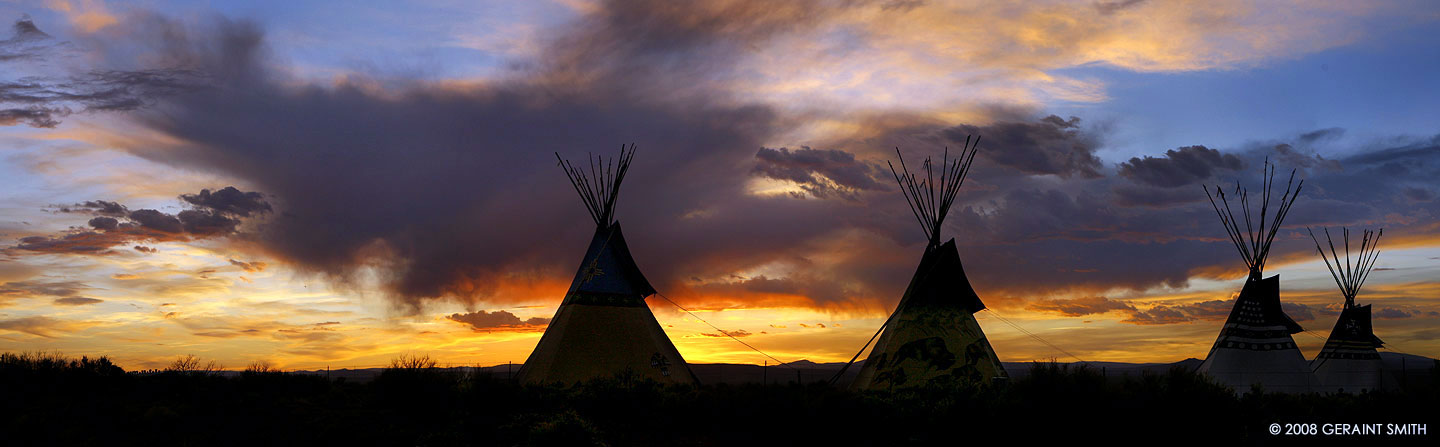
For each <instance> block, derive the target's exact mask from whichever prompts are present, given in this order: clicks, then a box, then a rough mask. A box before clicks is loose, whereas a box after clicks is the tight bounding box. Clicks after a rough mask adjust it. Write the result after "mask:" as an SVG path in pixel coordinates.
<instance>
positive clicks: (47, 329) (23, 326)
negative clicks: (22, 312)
mask: <svg viewBox="0 0 1440 447" xmlns="http://www.w3.org/2000/svg"><path fill="white" fill-rule="evenodd" d="M89 326H91V325H90V324H87V323H79V322H74V321H68V320H60V319H55V318H50V317H46V316H33V317H23V318H14V319H9V320H0V330H6V331H14V332H20V333H25V334H30V335H35V336H39V337H44V338H55V336H57V335H61V334H66V333H71V332H76V331H80V330H84V329H85V328H87V327H89Z"/></svg>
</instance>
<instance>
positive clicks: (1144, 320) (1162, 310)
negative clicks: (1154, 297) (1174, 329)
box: [1120, 305, 1194, 325]
mask: <svg viewBox="0 0 1440 447" xmlns="http://www.w3.org/2000/svg"><path fill="white" fill-rule="evenodd" d="M1193 320H1194V318H1193V317H1190V316H1188V315H1185V313H1183V312H1181V311H1179V310H1177V309H1175V308H1172V307H1169V306H1164V305H1161V306H1155V307H1152V308H1150V309H1148V310H1143V311H1141V310H1136V311H1135V312H1132V313H1131V314H1130V317H1129V318H1126V319H1124V320H1121V321H1120V322H1122V323H1130V324H1138V325H1159V324H1175V323H1185V322H1189V321H1193Z"/></svg>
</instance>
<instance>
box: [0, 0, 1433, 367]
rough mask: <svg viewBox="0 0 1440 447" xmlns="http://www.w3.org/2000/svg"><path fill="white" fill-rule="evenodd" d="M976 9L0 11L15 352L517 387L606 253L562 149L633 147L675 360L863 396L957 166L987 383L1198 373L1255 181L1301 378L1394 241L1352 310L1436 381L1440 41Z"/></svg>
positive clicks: (1216, 324) (188, 5) (70, 7)
mask: <svg viewBox="0 0 1440 447" xmlns="http://www.w3.org/2000/svg"><path fill="white" fill-rule="evenodd" d="M991 3H993V2H941V1H920V0H890V1H825V0H814V1H795V2H784V3H778V4H776V3H772V2H761V1H747V0H728V1H706V2H683V3H675V2H668V1H645V0H636V1H590V0H554V1H535V2H502V1H481V2H459V1H453V2H452V1H419V2H406V4H404V5H398V4H391V3H388V2H365V1H362V2H344V3H343V5H342V4H338V3H332V2H305V1H285V2H271V1H243V2H242V1H208V2H179V1H176V2H170V1H160V0H144V1H136V2H106V1H101V0H42V1H28V0H27V1H4V2H0V18H3V19H4V21H5V22H6V23H7V24H10V25H11V27H10V28H9V30H8V33H6V32H4V31H0V34H3V35H0V350H3V351H34V350H45V351H60V352H64V353H67V354H71V355H106V356H110V357H111V358H112V359H114V360H116V361H117V362H118V363H119V364H121V365H122V366H124V367H126V368H128V369H140V368H156V367H163V366H165V365H166V364H168V363H169V362H171V361H173V360H174V359H175V358H176V357H177V356H180V355H195V356H198V357H201V358H204V359H211V360H215V361H217V362H218V363H220V364H222V365H225V366H227V367H230V368H243V367H244V366H245V365H248V364H250V363H253V362H268V363H271V364H272V365H275V366H278V367H282V368H296V369H299V368H304V369H312V368H324V367H327V366H329V367H333V368H341V367H374V366H382V365H384V364H386V363H388V362H389V360H390V359H392V358H395V357H397V356H399V355H416V354H423V355H430V356H431V357H432V358H435V359H437V360H439V361H440V362H441V363H445V364H451V365H476V364H478V365H496V364H504V363H507V362H515V363H520V362H523V361H524V360H525V358H526V356H527V355H528V354H529V352H530V350H531V349H533V348H534V346H535V344H536V342H538V340H539V337H540V335H541V333H542V332H543V331H544V329H545V327H546V324H547V323H548V321H549V318H550V317H551V316H552V315H553V314H554V312H555V307H556V306H557V305H558V304H559V302H560V301H561V299H562V297H563V295H564V293H565V290H566V289H567V288H568V286H569V281H570V280H571V278H573V275H574V271H575V268H576V266H577V262H578V261H579V259H580V258H581V256H582V255H583V254H584V251H585V244H586V243H587V241H588V240H589V237H590V236H591V234H592V232H593V223H592V222H591V221H590V220H589V218H588V214H587V213H586V211H585V208H584V206H583V205H582V204H581V202H580V200H579V199H578V198H577V197H576V196H575V192H574V191H573V189H571V186H570V185H569V184H568V183H567V180H566V179H565V175H564V173H563V172H562V171H561V170H560V169H557V168H556V166H555V157H556V154H558V155H559V156H561V157H563V158H566V159H571V160H581V161H583V160H584V159H585V158H586V157H587V156H589V154H592V153H593V154H602V155H610V154H613V153H614V152H615V151H617V150H618V148H619V146H620V145H622V144H630V143H634V144H636V145H637V147H638V152H637V155H636V157H635V162H634V165H633V166H632V168H631V170H630V172H629V174H628V176H627V178H626V182H625V184H624V187H623V189H622V192H621V194H620V199H619V204H618V211H617V214H618V219H619V221H620V222H622V223H623V224H624V226H625V227H626V233H628V235H627V240H628V241H629V243H630V248H631V250H632V252H633V254H634V256H635V257H636V260H637V262H638V264H639V265H640V267H641V268H642V269H643V270H644V271H645V273H646V275H647V277H648V278H649V280H650V281H651V282H652V283H653V284H654V285H655V286H656V288H657V289H659V290H660V291H661V293H663V294H664V295H665V297H666V298H669V299H670V300H673V301H674V302H675V303H678V304H679V305H682V306H685V307H686V308H688V309H690V310H692V311H694V314H693V315H692V314H687V313H684V312H681V311H679V310H678V309H677V308H676V306H673V305H671V304H670V303H669V302H667V301H666V300H665V299H659V298H657V297H652V298H650V299H649V301H648V302H649V305H650V307H651V309H652V311H653V312H654V313H655V316H656V318H657V319H658V321H659V322H660V323H661V325H662V326H663V327H664V329H665V331H666V333H667V334H668V335H669V336H670V338H671V339H672V340H673V341H674V342H675V344H676V346H677V348H678V349H679V351H680V352H681V354H682V355H683V356H684V357H685V359H686V360H687V361H690V362H698V363H715V362H730V363H755V364H759V363H762V362H764V361H767V359H766V358H765V357H764V356H762V355H760V354H758V353H756V352H754V351H751V350H749V349H748V348H746V347H745V346H743V345H741V344H739V343H736V342H735V341H734V340H731V339H730V338H729V337H726V336H725V334H723V333H721V332H720V331H722V330H723V331H726V332H728V333H729V334H730V335H733V336H736V337H741V338H742V339H743V340H745V341H746V342H747V343H749V344H751V345H753V346H755V347H757V348H759V349H761V350H764V351H765V352H767V353H769V354H770V355H773V356H775V357H776V358H779V359H782V360H785V361H792V360H799V359H808V360H811V361H816V362H834V361H845V360H848V359H849V358H850V357H851V356H853V355H855V352H856V351H857V350H859V349H860V348H861V346H862V345H864V343H865V340H868V339H869V338H870V336H871V335H872V334H873V333H874V331H875V330H876V329H877V328H878V327H879V326H880V324H881V323H882V322H883V321H884V320H885V318H886V317H887V316H888V314H889V312H890V311H891V310H893V308H894V306H895V305H896V303H897V302H898V301H899V299H900V295H901V294H902V293H903V291H904V287H905V284H906V283H907V282H908V280H909V278H910V275H911V274H912V273H913V269H914V267H915V264H916V263H918V262H919V259H920V257H921V255H922V254H923V251H924V247H925V242H926V236H925V234H924V232H923V231H922V230H921V229H919V228H917V227H916V226H915V222H914V219H913V217H912V216H911V214H910V210H909V208H908V207H907V206H906V205H905V202H904V199H903V198H902V197H901V196H900V194H899V189H898V188H897V187H896V186H895V184H894V178H893V177H892V174H891V172H890V168H889V167H888V166H887V164H886V163H887V162H890V161H895V160H896V150H897V149H898V150H899V151H900V152H901V153H903V154H904V156H905V157H906V158H907V159H908V160H909V161H910V162H912V163H913V162H917V161H918V160H921V159H923V158H925V157H927V156H933V157H937V158H938V157H940V156H941V155H942V154H943V153H944V151H945V148H946V147H951V148H956V147H959V146H960V145H961V144H962V142H963V141H964V140H965V138H966V137H967V136H976V135H978V136H980V137H981V138H982V140H981V143H980V144H979V155H978V156H977V158H976V161H975V163H974V167H973V170H972V171H971V173H970V176H969V178H968V179H967V181H966V184H965V185H964V187H963V188H962V189H961V191H960V193H959V196H958V199H957V204H956V206H955V208H954V209H953V211H952V212H951V213H950V215H949V216H948V218H947V219H946V221H945V226H944V229H943V231H942V237H944V238H951V237H953V238H955V239H956V242H957V244H958V247H959V250H960V255H961V259H962V260H963V262H964V263H965V269H966V272H967V274H968V276H969V278H970V280H971V282H972V283H973V285H974V287H975V289H976V290H977V292H978V293H979V295H980V297H981V298H982V300H983V301H984V302H985V304H986V305H987V306H988V308H989V310H986V311H982V312H980V313H977V314H976V318H977V319H978V320H979V321H980V324H981V326H982V327H983V328H984V330H985V331H986V333H987V334H988V337H989V339H990V342H991V344H992V345H993V346H994V348H995V351H996V353H997V354H998V355H999V357H1000V358H1001V360H1004V361H1014V362H1024V361H1034V360H1039V361H1045V360H1050V359H1056V360H1060V361H1073V360H1076V359H1081V360H1089V361H1119V362H1174V361H1179V360H1182V359H1186V358H1192V357H1193V358H1203V357H1204V356H1205V354H1206V353H1207V352H1208V350H1209V348H1210V346H1211V344H1212V343H1213V341H1214V339H1215V336H1216V335H1217V334H1218V332H1219V329H1220V325H1221V324H1223V320H1224V318H1225V316H1226V315H1227V314H1228V312H1229V309H1230V307H1231V303H1232V302H1233V297H1234V295H1235V294H1236V293H1237V292H1238V291H1239V289H1240V286H1241V285H1242V284H1243V282H1244V277H1245V273H1246V272H1245V267H1244V265H1245V264H1244V262H1243V261H1242V260H1241V259H1240V258H1239V255H1238V253H1237V252H1236V250H1235V249H1234V247H1233V245H1232V244H1231V243H1230V241H1229V240H1228V239H1226V236H1225V232H1224V230H1223V229H1222V227H1221V226H1220V223H1219V221H1218V219H1217V217H1216V214H1215V211H1214V210H1213V209H1212V208H1211V203H1210V201H1209V200H1208V199H1207V198H1206V194H1205V192H1203V191H1202V185H1208V186H1209V187H1210V188H1211V189H1212V190H1213V188H1214V187H1215V186H1216V185H1224V186H1225V187H1226V188H1229V189H1233V188H1234V187H1235V184H1236V182H1239V183H1240V184H1241V185H1243V186H1244V187H1246V188H1247V189H1248V190H1249V191H1250V192H1251V193H1252V194H1258V191H1260V184H1261V182H1262V179H1263V176H1262V170H1263V169H1264V167H1265V166H1267V164H1268V165H1273V166H1274V167H1275V168H1276V174H1275V176H1276V181H1277V182H1278V185H1277V190H1276V191H1275V194H1276V196H1277V197H1278V196H1279V195H1280V194H1281V193H1282V192H1283V189H1282V188H1281V187H1283V186H1285V185H1286V184H1287V183H1286V182H1287V181H1288V180H1289V179H1290V176H1291V172H1292V171H1293V173H1294V174H1293V175H1294V181H1295V182H1296V183H1298V182H1300V181H1301V180H1303V182H1304V183H1303V186H1301V187H1300V193H1299V198H1298V200H1297V201H1296V202H1295V205H1294V208H1293V211H1292V212H1291V213H1290V215H1289V216H1288V217H1287V218H1286V219H1285V221H1284V226H1282V227H1281V229H1280V231H1279V232H1278V233H1277V237H1276V241H1275V243H1274V246H1273V250H1272V253H1271V255H1270V259H1269V261H1270V262H1269V263H1268V264H1267V266H1266V269H1265V274H1266V275H1267V276H1268V275H1274V274H1278V275H1280V276H1281V278H1282V283H1281V287H1282V301H1283V302H1284V303H1285V304H1284V306H1285V309H1286V311H1287V313H1288V314H1289V315H1290V316H1291V317H1292V318H1294V319H1296V320H1297V321H1298V322H1299V323H1300V324H1301V325H1302V326H1304V327H1305V328H1306V329H1307V331H1306V332H1304V333H1300V334H1296V335H1295V338H1296V341H1297V343H1298V344H1299V345H1300V347H1301V350H1302V351H1303V352H1304V353H1305V355H1306V356H1307V358H1309V357H1313V356H1314V355H1315V354H1316V353H1317V352H1318V350H1319V347H1320V345H1321V344H1323V342H1324V338H1325V336H1326V335H1327V334H1328V333H1329V330H1330V327H1331V326H1332V325H1333V324H1334V320H1335V318H1336V316H1337V315H1338V309H1339V308H1340V307H1341V304H1342V302H1343V298H1342V297H1341V295H1340V293H1339V291H1338V290H1337V288H1336V287H1335V283H1334V281H1333V280H1332V279H1331V278H1330V275H1329V273H1328V271H1327V270H1326V266H1325V264H1323V263H1322V262H1321V260H1320V257H1319V256H1318V255H1317V253H1316V249H1315V244H1314V242H1312V241H1311V239H1310V236H1309V234H1308V233H1307V231H1306V229H1307V228H1310V229H1313V230H1314V231H1317V232H1321V233H1320V234H1321V237H1322V238H1323V234H1324V233H1323V230H1322V229H1324V228H1328V229H1329V230H1330V232H1331V233H1332V234H1335V235H1336V236H1337V237H1338V235H1339V233H1338V232H1339V231H1341V229H1342V228H1348V229H1350V230H1351V231H1352V232H1356V233H1358V232H1360V231H1362V230H1364V229H1372V230H1374V229H1380V228H1383V229H1384V236H1383V237H1382V239H1381V242H1380V248H1381V250H1382V253H1381V255H1380V257H1379V260H1378V262H1377V264H1376V265H1375V271H1374V272H1373V274H1372V275H1371V277H1370V278H1369V279H1368V281H1367V282H1366V284H1365V287H1364V289H1363V290H1362V292H1361V294H1360V296H1359V298H1358V300H1359V302H1360V303H1361V304H1373V305H1374V309H1375V311H1374V312H1375V314H1374V315H1375V318H1376V320H1375V323H1374V326H1375V331H1376V335H1378V336H1379V337H1380V338H1382V339H1383V340H1385V341H1386V342H1387V349H1389V350H1391V351H1394V352H1406V353H1412V354H1418V355H1425V356H1430V357H1437V356H1440V326H1437V323H1440V280H1437V278H1440V263H1437V261H1440V223H1437V219H1436V218H1437V215H1440V200H1437V197H1440V195H1437V194H1440V181H1437V180H1436V179H1437V178H1440V126H1437V125H1436V124H1435V123H1440V108H1437V107H1435V106H1434V104H1440V77H1437V76H1435V75H1434V74H1435V73H1437V72H1440V37H1436V36H1435V33H1433V29H1434V28H1435V24H1436V22H1437V21H1440V5H1437V4H1435V3H1434V2H1425V1H1413V2H1412V1H1399V2H1363V3H1361V2H1324V1H1315V2H1294V3H1293V4H1292V3H1289V2H1263V4H1262V3H1258V2H1245V1H1218V2H1217V1H1205V2H1200V1H1194V2H1190V1H1159V0H1148V1H1146V0H1139V1H1137V0H1128V1H1110V2H1107V1H1083V2H1058V1H1039V2H1026V3H1023V4H1014V5H1001V6H997V5H993V4H991ZM1236 205H1238V204H1236ZM1237 212H1238V211H1237ZM1355 244H1356V246H1358V241H1355ZM1342 254H1343V253H1342ZM697 317H698V318H697ZM700 319H703V320H704V321H701V320H700ZM706 322H708V323H706ZM712 324H713V325H714V326H715V327H712V326H711V325H712ZM1012 324H1013V325H1012ZM716 327H718V328H719V329H716ZM1021 329H1024V331H1022V330H1021ZM1026 332H1029V333H1033V334H1035V335H1036V336H1038V338H1039V339H1037V338H1035V337H1031V336H1029V335H1028V334H1026ZM1042 340H1043V341H1042ZM1047 342H1048V343H1047ZM1050 345H1054V346H1058V347H1059V348H1060V349H1063V352H1062V351H1060V350H1057V349H1056V348H1054V347H1052V346H1050Z"/></svg>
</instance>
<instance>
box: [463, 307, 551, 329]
mask: <svg viewBox="0 0 1440 447" xmlns="http://www.w3.org/2000/svg"><path fill="white" fill-rule="evenodd" d="M445 318H446V319H448V320H450V321H455V322H459V323H464V324H466V325H469V326H470V328H471V329H474V330H475V331H491V330H527V331H528V330H534V331H540V330H545V327H546V326H547V325H549V324H550V319H549V318H541V317H532V318H527V319H525V320H521V319H520V317H517V316H515V314H512V313H510V312H507V311H504V310H497V311H494V312H486V311H484V310H477V311H475V312H470V313H463V314H462V313H455V314H450V315H449V316H447V317H445Z"/></svg>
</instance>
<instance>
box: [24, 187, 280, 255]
mask: <svg viewBox="0 0 1440 447" xmlns="http://www.w3.org/2000/svg"><path fill="white" fill-rule="evenodd" d="M225 190H234V191H235V193H234V197H254V198H255V199H254V200H259V201H258V202H255V201H253V200H249V199H246V200H245V201H243V202H231V201H225V200H222V199H215V198H214V197H213V196H210V195H209V194H206V193H208V191H209V190H202V191H201V194H199V195H185V196H182V199H183V198H186V197H190V198H197V197H200V196H205V197H206V198H207V200H200V199H196V200H195V201H191V200H188V199H187V201H191V203H192V205H193V206H194V207H195V208H194V209H188V210H184V211H181V212H179V213H176V214H169V213H165V212H161V211H158V210H153V209H140V210H135V211H130V210H129V209H128V208H126V207H125V206H124V205H121V204H119V203H116V202H108V201H104V200H92V201H87V202H84V203H80V204H75V205H70V206H65V207H60V208H59V211H60V212H62V213H86V214H91V215H93V216H95V217H93V218H91V219H90V220H89V221H88V222H87V225H89V227H90V230H84V229H75V228H72V230H71V231H70V232H67V233H65V234H61V235H57V236H27V237H23V238H21V239H20V240H19V244H17V245H16V246H15V247H13V248H11V249H8V250H7V252H9V251H28V252H36V253H71V254H97V255H104V254H112V253H115V251H114V250H112V248H114V247H116V246H119V245H128V244H130V243H132V242H136V241H149V242H167V241H185V240H190V239H192V238H212V237H223V236H229V235H232V234H235V233H236V231H237V230H238V227H239V226H240V224H241V223H242V221H241V218H240V217H238V216H253V215H258V214H262V213H268V212H269V210H270V207H269V204H268V203H267V202H264V201H263V200H260V199H259V197H260V196H259V195H258V193H242V192H240V191H239V190H235V189H234V187H227V188H225ZM222 191H224V190H222ZM251 194H254V196H249V195H251ZM197 201H198V202H201V203H196V202H197ZM135 249H136V250H138V251H140V252H143V253H154V252H155V249H153V248H149V247H143V246H135Z"/></svg>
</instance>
